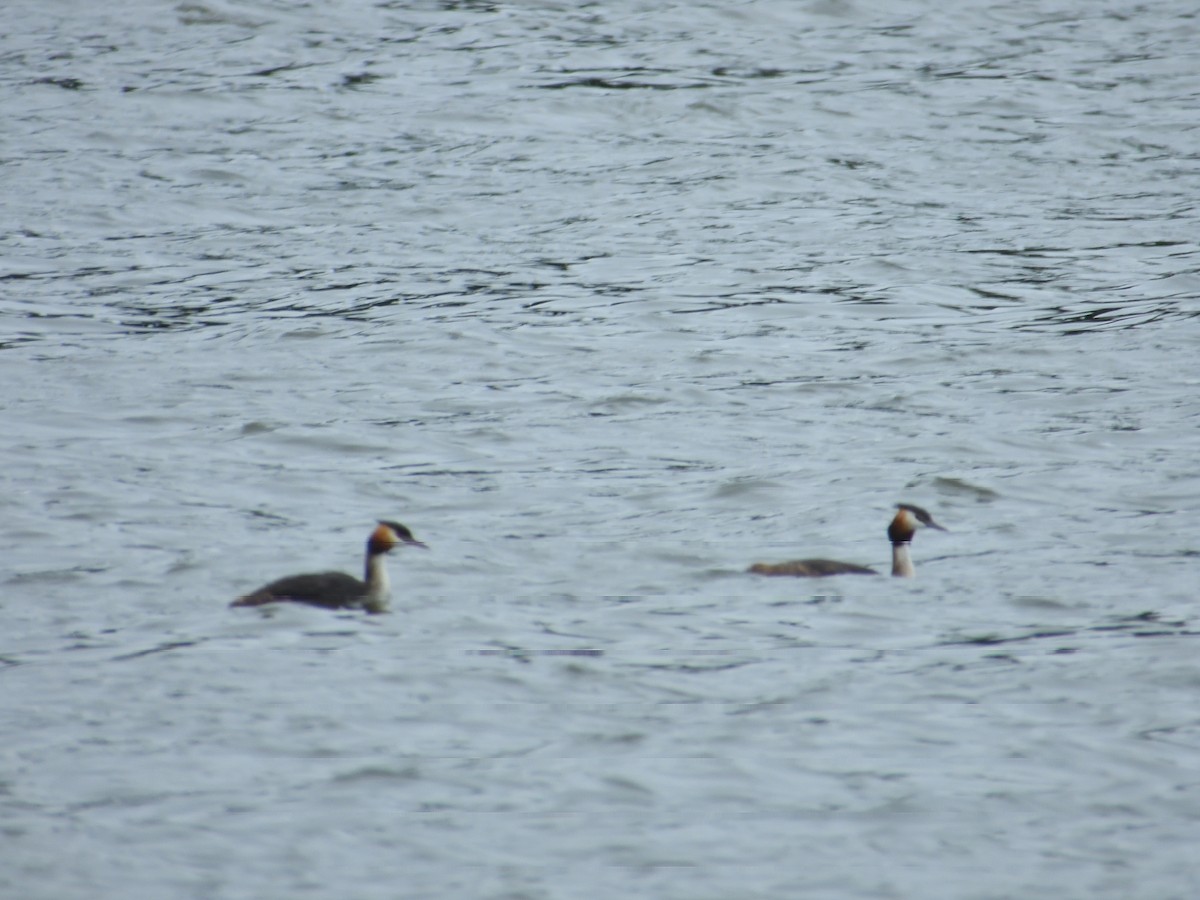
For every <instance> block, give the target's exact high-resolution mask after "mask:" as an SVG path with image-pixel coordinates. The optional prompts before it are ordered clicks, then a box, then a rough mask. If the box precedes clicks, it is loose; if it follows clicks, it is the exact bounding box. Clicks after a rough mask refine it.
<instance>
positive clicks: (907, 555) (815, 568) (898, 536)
mask: <svg viewBox="0 0 1200 900" xmlns="http://www.w3.org/2000/svg"><path fill="white" fill-rule="evenodd" d="M920 526H925V527H926V528H934V529H936V530H938V531H946V530H947V529H945V528H943V527H942V526H941V525H939V524H938V523H937V522H935V521H933V516H931V515H930V514H929V513H928V512H926V511H925V510H924V509H922V508H921V507H919V506H913V505H912V504H911V503H897V504H896V515H895V516H893V517H892V521H891V524H890V525H888V530H887V534H888V540H889V541H891V542H892V575H894V576H895V577H897V578H912V577H913V576H914V575H915V574H916V569H915V568H914V567H913V561H912V553H911V552H910V550H911V547H912V539H913V535H914V534H916V532H917V528H918V527H920ZM747 571H750V572H753V573H755V574H756V575H791V576H793V577H797V578H824V577H825V576H827V575H878V574H879V573H878V572H876V571H875V570H874V569H871V568H868V567H867V566H859V565H856V564H854V563H845V562H838V561H837V560H833V559H795V560H792V561H791V562H783V563H755V564H754V565H752V566H751V567H750V568H749V569H748V570H747Z"/></svg>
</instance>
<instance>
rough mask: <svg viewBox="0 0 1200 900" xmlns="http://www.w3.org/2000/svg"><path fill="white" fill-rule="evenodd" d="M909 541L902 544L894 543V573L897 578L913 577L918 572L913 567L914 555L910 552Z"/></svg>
mask: <svg viewBox="0 0 1200 900" xmlns="http://www.w3.org/2000/svg"><path fill="white" fill-rule="evenodd" d="M910 546H911V545H910V544H909V543H907V542H905V543H902V544H892V574H893V575H895V576H896V577H897V578H912V577H913V576H914V575H916V574H917V570H916V569H914V568H913V563H912V556H911V555H910V554H909V552H908V551H909V547H910Z"/></svg>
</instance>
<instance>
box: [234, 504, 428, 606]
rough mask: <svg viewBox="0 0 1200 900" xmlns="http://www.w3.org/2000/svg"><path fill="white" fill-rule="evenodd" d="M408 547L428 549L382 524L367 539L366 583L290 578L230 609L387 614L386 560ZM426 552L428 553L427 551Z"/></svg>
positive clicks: (321, 576) (331, 575) (399, 528)
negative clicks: (271, 606)
mask: <svg viewBox="0 0 1200 900" xmlns="http://www.w3.org/2000/svg"><path fill="white" fill-rule="evenodd" d="M401 544H408V545H409V546H410V547H425V545H424V544H423V543H421V542H420V541H418V540H417V539H416V538H415V537H413V536H412V532H411V531H409V530H408V529H407V528H405V527H404V526H403V525H401V524H400V523H399V522H380V523H379V524H378V525H376V526H375V530H374V531H372V532H371V536H370V538H368V539H367V564H366V580H365V581H359V580H358V579H357V578H355V577H354V576H352V575H346V574H343V573H342V572H316V573H314V574H311V575H290V576H288V577H287V578H280V579H279V580H278V581H272V582H271V583H270V584H267V585H263V586H262V587H260V588H259V589H258V590H257V591H254V592H253V593H250V594H246V595H245V596H244V597H238V598H237V599H236V600H234V601H233V603H231V604H229V605H230V606H262V605H263V604H264V603H283V602H289V601H290V602H292V603H308V604H311V605H312V606H324V607H326V608H328V609H358V608H361V609H365V610H366V611H367V612H369V613H381V612H387V608H388V599H389V597H390V591H389V583H388V574H387V567H386V566H385V565H384V561H383V558H384V556H386V555H387V553H388V551H390V550H391V549H392V548H393V547H399V546H400V545H401ZM425 549H427V550H428V549H429V548H428V547H425Z"/></svg>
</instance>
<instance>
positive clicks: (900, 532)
mask: <svg viewBox="0 0 1200 900" xmlns="http://www.w3.org/2000/svg"><path fill="white" fill-rule="evenodd" d="M920 525H924V526H925V527H926V528H935V529H937V530H938V531H946V530H948V529H946V528H943V527H942V526H941V525H939V524H938V523H937V522H935V521H933V516H931V515H930V514H929V513H928V512H927V511H926V510H924V509H922V508H921V507H919V506H913V505H912V504H911V503H897V504H896V515H895V516H894V517H893V518H892V522H891V524H890V525H888V540H889V541H891V542H892V543H893V544H907V543H909V542H911V541H912V539H913V535H914V534H916V532H917V527H918V526H920Z"/></svg>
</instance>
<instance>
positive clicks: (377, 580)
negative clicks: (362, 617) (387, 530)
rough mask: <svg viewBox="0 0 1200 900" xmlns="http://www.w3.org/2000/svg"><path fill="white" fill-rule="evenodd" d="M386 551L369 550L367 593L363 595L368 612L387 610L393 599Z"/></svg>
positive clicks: (364, 606) (364, 605) (366, 579)
mask: <svg viewBox="0 0 1200 900" xmlns="http://www.w3.org/2000/svg"><path fill="white" fill-rule="evenodd" d="M384 556H386V554H384V553H371V552H370V551H368V552H367V574H366V578H365V581H366V583H367V593H366V595H365V596H364V597H363V608H364V609H365V610H366V611H367V612H372V613H379V612H386V611H387V608H388V600H389V599H391V587H392V585H391V581H389V580H388V573H387V565H386V564H385V563H384Z"/></svg>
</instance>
